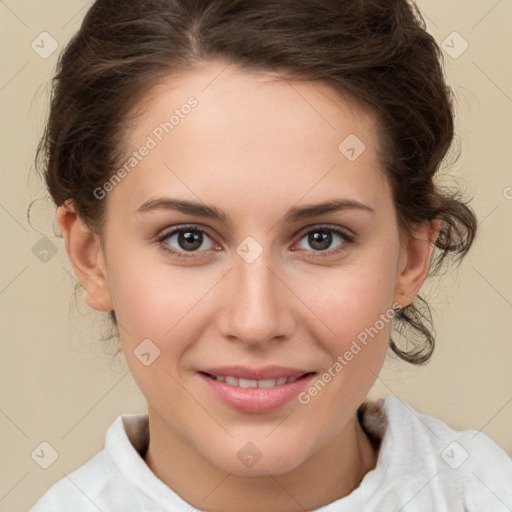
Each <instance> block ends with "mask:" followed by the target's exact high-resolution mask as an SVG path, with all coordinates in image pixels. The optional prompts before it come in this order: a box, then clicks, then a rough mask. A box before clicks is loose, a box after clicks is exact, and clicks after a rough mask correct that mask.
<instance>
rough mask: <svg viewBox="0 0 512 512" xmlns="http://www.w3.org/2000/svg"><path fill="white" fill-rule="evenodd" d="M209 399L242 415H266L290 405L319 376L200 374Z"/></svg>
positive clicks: (234, 370)
mask: <svg viewBox="0 0 512 512" xmlns="http://www.w3.org/2000/svg"><path fill="white" fill-rule="evenodd" d="M198 375H199V376H200V377H201V381H202V382H203V384H204V386H205V390H206V392H207V393H208V395H209V397H210V398H213V399H215V400H216V401H217V400H218V401H219V402H220V403H222V404H224V405H227V406H229V407H230V408H234V409H237V410H238V411H239V412H242V413H260V414H261V413H267V412H271V411H276V410H279V409H280V408H282V407H283V406H284V405H285V404H289V403H291V402H292V401H293V399H294V398H297V396H298V395H299V393H300V392H301V391H303V390H304V389H305V388H306V387H307V386H308V385H310V384H311V382H312V381H313V379H314V376H315V375H317V372H314V371H308V370H306V369H301V370H299V369H292V368H285V367H278V366H272V367H266V368H261V369H255V368H248V367H241V366H226V367H222V368H210V369H203V370H200V371H198Z"/></svg>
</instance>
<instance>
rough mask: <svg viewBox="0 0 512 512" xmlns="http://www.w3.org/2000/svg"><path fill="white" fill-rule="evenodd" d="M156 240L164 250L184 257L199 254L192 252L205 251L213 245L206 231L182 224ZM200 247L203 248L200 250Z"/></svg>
mask: <svg viewBox="0 0 512 512" xmlns="http://www.w3.org/2000/svg"><path fill="white" fill-rule="evenodd" d="M208 241H209V242H208ZM157 242H158V243H159V244H160V246H161V247H162V249H163V250H164V251H166V252H170V253H172V254H174V255H176V256H178V257H184V258H190V257H196V256H199V255H196V254H194V253H197V252H203V251H206V250H208V249H211V248H212V247H213V245H214V244H213V242H212V240H211V238H210V237H209V236H208V234H207V233H206V231H204V230H202V229H199V228H198V227H195V226H182V227H179V228H175V229H172V230H170V231H167V232H165V233H164V234H163V235H162V236H160V237H159V238H158V239H157ZM205 242H207V243H206V247H205V246H204V244H205ZM201 247H202V248H203V250H201V251H200V250H199V249H201ZM187 253H188V254H187Z"/></svg>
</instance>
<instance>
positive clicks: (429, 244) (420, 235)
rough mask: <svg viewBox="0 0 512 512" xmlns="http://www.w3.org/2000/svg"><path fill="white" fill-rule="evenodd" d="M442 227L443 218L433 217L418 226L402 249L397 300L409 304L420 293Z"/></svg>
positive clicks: (396, 289)
mask: <svg viewBox="0 0 512 512" xmlns="http://www.w3.org/2000/svg"><path fill="white" fill-rule="evenodd" d="M441 227H442V221H441V219H433V220H431V221H427V222H425V223H423V224H421V225H420V226H418V228H417V230H416V231H415V233H414V235H413V236H412V237H409V238H407V239H406V241H405V242H404V245H403V247H402V249H401V255H400V262H399V268H398V276H397V283H396V288H395V302H398V303H400V304H401V305H402V307H406V306H408V305H409V304H410V303H411V302H412V301H413V300H414V298H415V297H416V296H417V294H418V293H419V291H420V289H421V287H422V286H423V283H424V282H425V279H426V278H427V275H428V271H429V268H430V258H431V256H432V251H433V249H434V244H435V242H436V240H437V238H438V236H439V232H440V230H441Z"/></svg>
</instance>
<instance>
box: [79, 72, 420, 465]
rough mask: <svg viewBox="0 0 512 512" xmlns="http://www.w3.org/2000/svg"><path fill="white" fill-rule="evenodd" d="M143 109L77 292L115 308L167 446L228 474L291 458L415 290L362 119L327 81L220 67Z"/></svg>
mask: <svg viewBox="0 0 512 512" xmlns="http://www.w3.org/2000/svg"><path fill="white" fill-rule="evenodd" d="M222 70H223V71H222ZM221 71H222V73H220V72H221ZM219 73H220V74H219ZM215 77H216V78H215ZM191 97H193V98H194V100H190V101H189V103H188V105H189V107H184V105H186V104H187V100H188V99H189V98H191ZM141 106H143V107H144V108H142V109H141V110H140V112H139V116H138V119H137V123H136V124H135V125H134V128H133V129H132V130H131V131H130V133H129V134H128V135H127V147H128V148H129V149H128V151H127V155H126V161H125V162H126V163H127V166H126V167H125V171H126V170H127V169H129V171H126V172H124V173H123V172H121V173H120V177H121V178H122V179H121V180H120V181H119V180H118V181H119V182H118V183H115V186H114V185H112V184H111V185H110V186H109V185H107V187H106V188H104V189H103V190H107V189H108V193H107V194H106V197H105V198H103V199H102V200H104V201H107V213H106V222H105V228H104V232H103V233H102V241H103V247H102V251H101V253H102V255H103V257H104V276H105V284H104V287H103V288H102V287H101V286H100V285H98V286H97V287H96V285H93V284H91V285H90V288H88V290H93V293H91V295H95V296H96V298H98V303H101V304H103V307H104V309H105V305H107V304H110V306H111V307H110V308H109V307H107V308H106V309H107V310H108V309H111V308H113V309H114V310H115V313H116V317H117V319H118V325H119V329H120V336H121V341H122V345H123V349H124V353H125V355H126V359H127V362H128V365H129V367H130V369H131V372H132V373H133V376H134V378H135V380H136V382H137V383H138V385H139V386H140V389H141V390H142V392H143V393H144V395H145V397H146V398H147V401H148V407H149V411H150V419H151V420H150V421H152V422H153V425H155V428H157V427H156V425H158V428H159V429H160V431H165V432H167V434H168V438H169V449H171V444H172V443H183V444H187V446H190V447H192V448H193V449H194V450H195V452H196V453H197V454H198V456H199V457H201V458H202V459H204V460H207V461H209V462H210V463H211V464H213V465H215V466H216V467H218V468H221V469H223V470H225V471H229V472H232V473H235V474H248V473H251V474H259V473H261V474H263V473H265V472H270V473H274V474H278V473H282V472H285V471H289V470H292V469H293V468H295V467H297V466H299V465H300V464H301V463H303V462H304V461H306V460H307V459H308V458H309V457H311V456H312V455H313V454H315V453H317V452H319V451H320V450H321V449H322V448H323V447H325V446H326V445H327V444H328V443H329V441H331V440H332V439H334V438H335V436H336V435H338V434H339V432H340V431H341V430H342V429H343V428H344V426H345V425H346V424H347V422H348V421H349V420H350V419H351V418H353V417H354V415H355V411H356V410H357V407H358V406H359V405H360V404H361V402H362V401H363V400H364V398H365V396H366V395H367V393H368V392H369V390H370V388H371V386H372V384H373V383H374V381H375V378H376V375H377V374H378V372H379V370H380V368H381V365H382V363H383V360H384V357H385V354H386V350H387V345H388V340H389V336H390V332H391V323H392V322H391V318H392V307H393V305H394V304H395V305H396V302H397V301H398V302H401V303H402V304H403V305H405V303H407V302H408V301H405V300H403V298H404V297H405V296H406V295H407V293H409V294H414V292H415V291H417V288H418V286H420V284H419V285H418V283H419V280H421V277H422V276H421V275H420V274H421V272H420V270H418V271H417V272H416V274H415V275H414V276H411V275H409V274H407V272H409V273H410V272H411V269H412V270H414V268H415V266H414V265H413V264H412V263H414V262H412V263H411V261H412V260H410V261H409V265H407V257H408V253H407V247H406V246H405V245H404V244H402V243H401V239H400V236H399V233H398V228H397V220H396V213H395V209H394V205H393V202H392V197H391V190H390V188H389V185H388V183H387V180H386V178H385V175H384V172H383V169H382V165H381V163H380V158H379V154H378V151H379V140H378V132H377V130H376V121H377V120H376V118H375V116H374V115H373V114H372V113H371V112H370V111H367V110H365V109H362V107H361V106H358V105H357V104H356V103H354V102H353V101H352V100H350V99H349V98H348V97H344V96H341V95H340V94H339V93H336V92H335V91H333V90H332V89H330V88H329V86H328V85H326V84H320V83H312V82H292V83H286V82H284V81H281V80H278V79H275V78H274V77H273V76H272V75H270V74H266V73H256V72H248V71H242V70H240V69H238V68H236V67H235V66H229V67H227V68H225V64H219V63H208V64H205V65H204V66H202V67H201V68H198V69H197V70H195V71H190V72H187V73H185V74H183V75H181V76H180V77H179V79H178V78H176V77H170V78H169V79H168V80H167V81H165V82H164V83H162V84H160V85H159V86H158V87H156V88H155V89H153V90H152V91H151V92H150V93H149V94H148V96H147V97H146V101H145V102H144V104H143V105H141ZM173 113H174V114H175V117H174V119H172V120H171V125H169V124H168V125H165V122H166V121H167V122H169V118H170V116H171V115H172V114H173ZM162 123H163V124H162ZM170 126H172V128H170ZM347 137H348V139H347ZM344 141H345V142H344ZM340 144H341V146H340ZM362 144H364V146H362ZM143 146H145V147H146V148H148V149H147V150H143V149H142V150H141V149H140V148H142V147H143ZM134 151H136V152H137V153H136V155H135V156H134V155H133V152H134ZM130 156H132V157H133V158H135V159H136V163H135V160H131V161H129V160H128V159H129V158H130ZM125 162H123V163H125ZM120 167H121V166H120ZM318 205H324V206H318ZM326 205H327V206H326ZM333 205H334V206H333ZM425 258H427V259H428V255H426V256H425ZM421 261H424V260H421ZM421 270H422V269H421ZM404 276H409V280H408V281H407V280H406V279H405V278H404ZM407 286H409V288H408V289H407V290H406V289H405V288H407ZM86 288H87V286H86ZM99 298H101V300H99ZM91 300H92V299H91ZM409 302H410V301H409ZM98 303H97V304H98ZM98 309H99V307H98ZM212 376H213V377H215V378H213V377H212ZM285 377H286V382H285V383H283V379H284V378H285ZM247 386H248V387H247ZM254 386H256V387H254ZM247 443H252V445H248V444H247ZM253 445H254V446H253ZM254 447H256V448H257V450H255V448H254ZM241 449H242V452H241V451H240V450H241ZM243 450H246V451H247V450H248V451H249V452H251V451H254V453H257V451H259V452H260V453H261V454H262V457H261V460H260V461H259V462H258V463H257V464H255V465H254V467H253V468H249V467H248V465H247V464H246V465H244V464H241V458H240V457H241V454H242V456H243V454H244V452H243ZM254 453H249V454H250V455H254Z"/></svg>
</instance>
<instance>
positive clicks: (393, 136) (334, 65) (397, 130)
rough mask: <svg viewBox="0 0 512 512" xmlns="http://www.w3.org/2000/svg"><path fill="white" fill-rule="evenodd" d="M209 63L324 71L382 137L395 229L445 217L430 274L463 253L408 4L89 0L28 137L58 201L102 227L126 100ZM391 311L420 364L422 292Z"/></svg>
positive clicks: (427, 47)
mask: <svg viewBox="0 0 512 512" xmlns="http://www.w3.org/2000/svg"><path fill="white" fill-rule="evenodd" d="M213 59H222V60H224V61H227V62H230V63H234V64H236V65H238V66H240V67H242V68H246V69H259V70H270V71H276V70H277V71H279V72H280V74H281V75H282V77H283V79H293V80H297V79H301V80H323V81H326V82H327V83H329V84H330V85H332V87H334V88H335V89H337V90H339V91H340V92H345V93H346V92H348V93H350V94H351V95H353V97H355V98H356V99H358V100H359V101H362V102H363V103H365V104H367V105H369V106H370V107H371V108H372V109H373V111H374V112H375V113H376V114H377V115H378V117H379V120H380V126H381V127H380V130H381V135H382V139H383V140H384V141H386V147H385V156H383V165H384V168H385V169H386V172H387V176H388V179H389V182H390V184H391V188H392V190H393V200H394V203H395V205H396V212H397V218H398V222H399V228H400V232H401V233H402V234H403V235H404V236H411V233H412V230H411V228H412V227H413V226H414V225H415V224H416V223H419V222H422V221H425V220H430V219H435V218H437V219H441V220H442V229H441V233H440V236H439V238H438V240H437V241H436V243H435V246H436V247H435V249H434V253H433V257H432V261H431V267H430V275H434V274H436V273H438V272H439V271H440V269H441V264H442V263H443V261H444V260H445V258H446V257H447V256H448V255H452V256H454V257H455V258H454V259H455V261H456V262H460V261H461V260H462V258H463V257H464V256H465V254H466V253H467V251H468V250H469V248H470V247H471V244H472V242H473V239H474V236H475V233H476V225H477V222H476V218H475V215H474V213H473V211H472V210H471V209H470V208H469V207H468V206H467V203H465V202H464V201H463V200H462V198H461V197H460V192H458V191H455V192H449V191H448V190H443V189H441V188H440V187H439V186H438V185H437V184H436V183H435V182H434V177H435V176H436V174H437V172H438V171H439V169H440V164H441V162H442V161H443V159H444V157H445V156H446V154H447V151H448V149H449V148H450V146H451V143H452V139H453V136H454V133H453V112H452V102H451V94H450V91H449V89H448V87H447V85H446V83H445V80H444V76H443V69H442V54H441V52H440V49H439V47H438V45H437V44H436V42H435V40H434V39H433V37H432V36H431V35H429V34H428V33H427V32H426V30H425V23H424V21H423V19H422V17H421V14H420V12H419V10H418V9H417V7H416V6H415V5H414V4H410V3H408V2H407V1H406V0H386V1H382V0H300V1H297V0H144V1H141V0H122V1H121V0H96V1H95V3H94V4H93V6H92V7H91V9H90V10H89V12H88V13H87V15H86V17H85V19H84V21H83V23H82V26H81V28H80V30H79V31H78V33H77V34H76V35H75V36H74V37H73V39H72V40H71V41H70V43H69V44H68V46H67V47H66V48H65V50H64V51H63V53H62V54H61V56H60V59H59V62H58V66H57V73H56V76H55V78H54V79H53V80H54V83H53V94H52V101H51V109H50V114H49V119H48V123H47V126H46V130H45V133H44V135H43V138H42V139H41V142H40V144H39V147H38V155H37V161H38V162H40V163H41V165H42V167H43V169H44V176H45V180H46V184H47V187H48V189H49V192H50V194H51V196H52V198H53V200H54V202H55V204H56V205H57V206H60V205H62V204H63V203H64V202H65V201H66V200H72V201H73V202H74V204H75V206H76V209H77V212H78V215H79V216H80V217H81V218H82V220H83V221H84V222H85V223H86V225H88V226H89V228H90V229H91V230H93V231H96V232H98V233H99V232H100V231H101V226H102V222H103V219H104V213H105V204H106V201H103V200H101V199H98V198H97V197H95V195H94V194H93V191H94V190H95V189H97V187H101V186H102V185H103V184H104V183H105V182H106V181H107V180H108V179H109V177H111V176H112V175H113V173H114V172H115V170H116V169H117V168H118V166H119V165H120V161H121V160H120V159H121V156H122V151H123V142H124V134H125V132H126V129H127V127H128V126H129V124H128V121H129V115H130V113H131V112H132V111H133V108H134V107H135V106H136V105H137V103H138V102H139V101H140V99H141V98H142V96H143V95H144V94H145V93H147V91H148V89H149V88H150V87H152V86H154V85H156V84H157V83H158V82H159V81H160V80H162V79H164V78H166V77H168V76H169V75H171V74H173V73H180V72H183V71H186V70H189V69H192V68H193V67H194V66H196V65H200V63H201V62H204V61H205V60H213ZM340 142H341V141H340ZM111 317H112V319H113V321H114V325H116V318H115V313H114V312H111ZM395 318H396V322H395V326H396V332H397V333H398V334H399V335H400V336H403V337H405V339H407V342H408V343H412V347H413V348H412V349H410V350H403V349H401V348H399V347H398V345H397V344H395V342H394V341H393V339H390V347H391V349H392V350H393V351H394V352H395V353H396V354H397V355H398V356H399V357H401V358H402V359H404V360H406V361H408V362H410V363H414V364H421V363H424V362H426V361H428V359H429V358H430V356H431V354H432V352H433V349H434V342H435V340H434V336H433V334H432V329H433V325H432V318H431V312H430V308H429V305H428V304H427V303H426V301H425V300H424V299H423V298H422V297H421V296H418V297H416V299H415V300H414V302H413V303H412V304H410V305H409V306H407V307H405V308H403V309H401V310H398V311H397V314H396V317H395Z"/></svg>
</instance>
